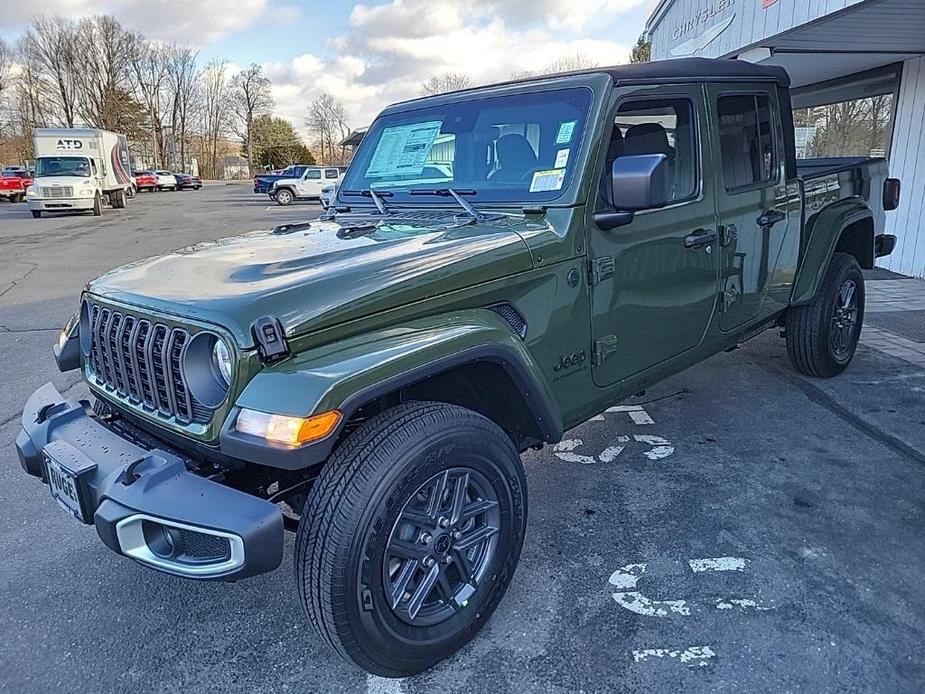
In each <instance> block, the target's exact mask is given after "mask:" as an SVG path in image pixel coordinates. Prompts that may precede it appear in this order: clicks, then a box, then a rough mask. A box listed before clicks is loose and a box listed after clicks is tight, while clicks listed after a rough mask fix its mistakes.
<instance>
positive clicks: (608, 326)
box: [589, 85, 719, 386]
mask: <svg viewBox="0 0 925 694" xmlns="http://www.w3.org/2000/svg"><path fill="white" fill-rule="evenodd" d="M707 123H708V120H707V113H706V110H705V106H704V101H703V90H702V87H701V86H700V85H665V86H659V87H640V88H627V89H625V90H622V94H621V98H620V100H619V102H618V105H617V111H616V118H615V123H614V131H613V136H612V137H611V141H610V144H609V147H608V156H607V161H606V162H605V165H604V167H602V172H601V173H602V176H603V178H602V181H603V184H602V186H601V196H609V195H610V193H609V191H608V190H607V188H608V186H609V177H608V176H606V175H604V174H605V171H607V170H609V167H610V166H611V162H612V161H613V159H614V158H616V157H617V156H628V155H640V154H664V155H665V156H666V157H667V159H668V170H669V181H670V183H669V203H668V205H667V206H666V207H664V208H661V209H654V210H643V211H641V212H636V214H635V216H634V218H633V220H632V221H631V222H630V223H629V224H626V225H624V226H621V227H617V228H615V229H611V230H603V229H601V228H600V227H598V226H597V225H596V224H594V223H593V221H592V222H591V224H590V233H589V246H590V247H589V251H590V254H589V255H590V262H591V280H590V282H591V285H592V286H591V309H592V340H593V342H592V346H593V350H592V351H593V354H592V357H593V358H592V363H593V366H592V373H593V377H594V382H595V383H596V384H597V385H599V386H610V385H613V384H616V383H618V382H620V381H623V380H625V379H628V378H630V377H633V376H637V375H642V374H644V373H645V372H646V371H647V370H649V369H653V368H655V367H659V366H661V365H664V364H665V363H666V362H670V361H671V360H673V359H676V358H678V357H679V356H680V355H683V354H684V353H686V352H688V351H690V350H692V349H694V348H695V347H697V346H698V345H699V344H700V342H701V341H702V340H703V337H704V334H705V333H706V330H707V326H708V325H709V323H710V320H711V318H712V316H713V312H714V309H715V305H716V294H717V292H716V288H717V282H718V270H719V264H718V261H717V258H718V256H719V254H718V253H717V252H716V250H717V249H716V218H715V205H714V198H713V196H714V190H713V186H714V183H713V177H712V176H703V168H704V167H703V163H702V147H703V145H702V143H701V132H703V129H704V128H706V127H707V126H706V124H707ZM608 204H609V202H608V201H607V200H606V199H604V200H603V201H602V202H600V203H599V205H603V206H607V205H608ZM598 209H600V207H599V208H598Z"/></svg>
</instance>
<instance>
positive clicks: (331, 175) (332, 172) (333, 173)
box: [324, 169, 339, 179]
mask: <svg viewBox="0 0 925 694" xmlns="http://www.w3.org/2000/svg"><path fill="white" fill-rule="evenodd" d="M338 175H339V174H338V172H337V169H325V170H324V177H325V178H328V179H336V178H337V177H338Z"/></svg>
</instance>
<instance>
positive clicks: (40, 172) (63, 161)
mask: <svg viewBox="0 0 925 694" xmlns="http://www.w3.org/2000/svg"><path fill="white" fill-rule="evenodd" d="M35 175H36V178H38V177H44V178H47V177H49V176H82V177H83V178H87V177H88V176H89V175H90V162H89V160H88V159H86V158H85V157H39V158H38V159H36V160H35Z"/></svg>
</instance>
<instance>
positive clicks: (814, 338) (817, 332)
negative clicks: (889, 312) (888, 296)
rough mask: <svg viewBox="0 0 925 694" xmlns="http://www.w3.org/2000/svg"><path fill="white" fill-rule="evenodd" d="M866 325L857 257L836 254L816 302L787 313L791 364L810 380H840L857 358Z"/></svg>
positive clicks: (788, 347)
mask: <svg viewBox="0 0 925 694" xmlns="http://www.w3.org/2000/svg"><path fill="white" fill-rule="evenodd" d="M863 323H864V275H863V274H862V273H861V266H860V265H858V261H857V260H856V259H855V258H854V256H852V255H848V254H847V253H835V254H834V255H833V256H832V260H831V261H830V262H829V267H828V268H827V269H826V272H825V276H824V277H823V279H822V284H821V286H820V287H819V289H818V291H817V292H816V296H815V297H813V300H812V301H811V302H810V303H809V304H807V305H805V306H794V307H792V308H791V309H790V310H789V311H788V312H787V353H788V355H789V356H790V362H791V363H792V364H793V367H794V368H795V369H796V370H797V371H799V372H800V373H802V374H805V375H807V376H814V377H817V378H831V377H832V376H837V375H838V374H840V373H841V372H842V371H844V370H845V368H846V367H847V366H848V364H850V363H851V359H852V358H853V357H854V353H855V350H856V349H857V346H858V340H859V339H860V337H861V327H862V325H863Z"/></svg>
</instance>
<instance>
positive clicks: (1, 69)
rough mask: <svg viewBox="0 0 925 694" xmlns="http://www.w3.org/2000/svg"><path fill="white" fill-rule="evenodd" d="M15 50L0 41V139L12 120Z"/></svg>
mask: <svg viewBox="0 0 925 694" xmlns="http://www.w3.org/2000/svg"><path fill="white" fill-rule="evenodd" d="M12 99H13V49H12V48H10V45H9V44H8V43H7V42H6V41H4V40H3V39H0V138H2V137H3V135H4V133H5V132H6V129H7V128H8V127H9V126H10V121H11V120H12V113H11V111H12Z"/></svg>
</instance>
